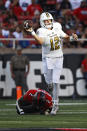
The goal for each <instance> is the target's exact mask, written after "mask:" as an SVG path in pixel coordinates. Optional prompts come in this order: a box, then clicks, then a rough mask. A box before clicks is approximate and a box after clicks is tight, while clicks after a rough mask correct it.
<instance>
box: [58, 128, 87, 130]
mask: <svg viewBox="0 0 87 131" xmlns="http://www.w3.org/2000/svg"><path fill="white" fill-rule="evenodd" d="M56 130H59V131H87V129H81V128H80V129H79V128H78V129H75V128H74V129H72V128H56Z"/></svg>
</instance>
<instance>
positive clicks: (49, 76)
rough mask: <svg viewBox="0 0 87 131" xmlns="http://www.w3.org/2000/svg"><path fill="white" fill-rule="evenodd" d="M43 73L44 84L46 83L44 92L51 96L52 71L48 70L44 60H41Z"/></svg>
mask: <svg viewBox="0 0 87 131" xmlns="http://www.w3.org/2000/svg"><path fill="white" fill-rule="evenodd" d="M43 73H44V78H45V82H46V83H47V88H46V91H47V92H49V93H50V94H51V95H52V92H53V84H52V70H51V69H48V67H47V62H46V59H43Z"/></svg>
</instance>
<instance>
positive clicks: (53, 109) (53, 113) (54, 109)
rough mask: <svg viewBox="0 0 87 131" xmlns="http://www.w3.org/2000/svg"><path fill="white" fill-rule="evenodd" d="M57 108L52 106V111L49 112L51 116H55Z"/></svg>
mask: <svg viewBox="0 0 87 131" xmlns="http://www.w3.org/2000/svg"><path fill="white" fill-rule="evenodd" d="M58 109H59V107H58V105H53V108H52V111H51V113H50V114H51V115H56V113H57V111H58Z"/></svg>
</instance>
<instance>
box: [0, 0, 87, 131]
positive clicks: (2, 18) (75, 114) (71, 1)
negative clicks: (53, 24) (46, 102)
mask: <svg viewBox="0 0 87 131" xmlns="http://www.w3.org/2000/svg"><path fill="white" fill-rule="evenodd" d="M23 1H24V4H23V6H22V4H21V3H22V2H23ZM27 2H28V4H30V5H28V4H26V3H27ZM32 2H34V3H32ZM27 5H28V6H29V7H28V10H25V7H26V6H27ZM22 7H23V8H22ZM32 8H33V9H34V10H32ZM42 11H48V12H50V13H52V15H53V16H54V19H55V20H56V21H58V22H60V23H61V25H62V27H63V30H64V31H65V32H66V33H67V34H69V35H71V34H72V33H73V32H76V34H77V35H78V37H79V41H77V42H68V43H65V42H64V43H63V45H64V46H63V48H64V68H63V72H62V75H61V80H60V102H61V103H60V110H59V112H58V113H57V116H54V117H51V116H49V117H48V116H40V115H28V116H22V117H20V116H18V115H17V113H16V109H15V102H16V87H15V84H14V81H13V80H12V79H11V74H10V68H9V63H10V58H11V56H12V55H14V53H15V52H16V48H17V45H20V46H21V47H22V48H23V53H24V54H26V55H28V57H29V58H30V73H29V75H28V79H27V84H28V87H29V89H30V88H38V87H44V88H45V87H46V83H45V81H44V77H43V71H42V66H41V64H42V63H41V46H40V45H38V44H37V43H36V42H35V41H34V40H33V38H32V37H31V36H30V35H29V34H27V33H25V32H24V30H23V22H24V21H25V20H26V19H30V20H32V25H33V27H34V30H35V31H36V30H37V28H38V27H39V16H40V13H41V12H42ZM85 54H87V0H0V130H1V131H2V130H21V131H22V130H38V131H39V130H52V131H53V130H54V129H53V128H55V130H67V131H68V130H71V131H77V130H78V131H82V130H84V131H87V129H82V128H87V88H86V87H85V81H84V78H83V75H82V73H81V70H80V65H81V61H82V59H83V58H84V56H85ZM12 98H13V99H12ZM62 98H63V99H62ZM65 98H66V99H65ZM36 127H37V128H36ZM30 128H31V129H30ZM33 128H34V129H33ZM41 128H44V129H41ZM59 128H62V129H59ZM72 128H73V129H72ZM75 128H79V129H75Z"/></svg>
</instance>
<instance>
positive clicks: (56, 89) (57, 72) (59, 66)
mask: <svg viewBox="0 0 87 131" xmlns="http://www.w3.org/2000/svg"><path fill="white" fill-rule="evenodd" d="M62 66H63V58H62V59H61V58H58V60H57V61H56V66H55V68H54V69H53V108H52V111H51V114H53V115H56V112H57V111H58V109H59V106H58V105H59V80H60V75H61V71H62Z"/></svg>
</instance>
